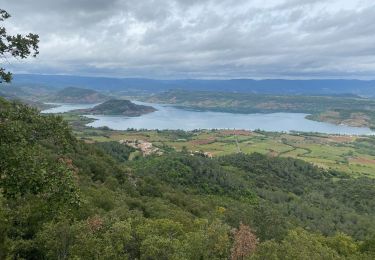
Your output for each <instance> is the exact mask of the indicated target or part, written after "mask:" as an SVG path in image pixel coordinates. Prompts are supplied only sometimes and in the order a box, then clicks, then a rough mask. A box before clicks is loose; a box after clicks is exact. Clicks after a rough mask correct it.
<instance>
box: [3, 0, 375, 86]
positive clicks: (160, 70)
mask: <svg viewBox="0 0 375 260" xmlns="http://www.w3.org/2000/svg"><path fill="white" fill-rule="evenodd" d="M0 3H1V4H0V8H3V9H5V10H7V11H8V12H9V13H10V14H11V15H12V18H10V19H8V21H7V22H5V23H4V26H6V27H7V28H8V31H9V32H12V33H18V32H20V33H28V32H34V33H37V34H39V36H40V40H41V43H40V55H39V56H38V58H36V59H32V60H30V61H27V62H24V61H22V62H21V61H17V60H10V62H11V64H8V63H6V65H3V66H8V67H9V66H10V67H11V68H12V69H13V70H15V71H16V72H26V73H47V74H74V75H100V76H103V75H104V76H116V77H148V78H371V79H374V78H375V2H374V1H373V0H329V1H327V0H285V1H284V0H259V1H258V0H247V1H245V0H211V1H210V0H1V2H0Z"/></svg>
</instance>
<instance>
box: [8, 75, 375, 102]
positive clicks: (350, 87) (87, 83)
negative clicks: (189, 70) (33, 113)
mask: <svg viewBox="0 0 375 260" xmlns="http://www.w3.org/2000/svg"><path fill="white" fill-rule="evenodd" d="M13 84H14V85H23V84H32V85H39V86H40V85H45V86H49V87H54V88H64V87H67V86H74V87H80V88H88V89H93V90H97V91H115V92H121V91H124V92H142V91H145V92H148V93H150V92H151V93H156V92H162V91H166V90H171V89H182V90H191V91H196V90H200V91H221V92H240V93H261V94H279V95H280V94H288V95H360V96H366V97H375V80H368V81H366V80H345V79H327V80H326V79H316V80H285V79H266V80H253V79H229V80H201V79H182V80H156V79H147V78H106V77H82V76H63V75H37V74H18V75H15V76H14V81H13Z"/></svg>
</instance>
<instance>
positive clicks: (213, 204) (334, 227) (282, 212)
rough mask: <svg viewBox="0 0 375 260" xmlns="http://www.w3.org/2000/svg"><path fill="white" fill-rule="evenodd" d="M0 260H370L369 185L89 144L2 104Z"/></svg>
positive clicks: (306, 170) (288, 167)
mask: <svg viewBox="0 0 375 260" xmlns="http://www.w3.org/2000/svg"><path fill="white" fill-rule="evenodd" d="M0 140H1V142H0V259H127V258H128V259H228V258H232V259H244V258H250V259H348V258H349V259H373V257H374V256H375V239H374V234H375V212H374V211H375V204H374V201H373V198H374V195H375V181H374V180H373V179H368V178H358V179H353V178H350V177H348V176H346V175H344V174H341V173H339V172H334V171H326V170H323V169H320V168H317V167H314V166H312V165H311V164H308V163H306V162H303V161H300V160H294V159H287V158H284V159H283V158H270V157H267V156H264V155H260V154H252V155H244V154H235V155H230V156H224V157H220V158H217V159H208V158H204V157H200V156H191V155H190V154H189V153H184V152H182V153H176V152H173V151H170V152H169V153H166V154H164V155H163V156H150V157H144V158H139V159H137V160H133V161H128V158H129V154H130V153H131V152H133V150H132V148H128V147H126V146H123V145H120V144H118V143H103V144H86V143H83V142H79V141H77V140H76V138H75V137H74V136H73V135H72V132H71V130H70V129H69V127H68V125H67V123H66V122H64V121H63V120H62V118H61V117H58V116H42V115H40V114H39V113H38V112H37V111H36V110H34V109H31V108H29V107H26V106H24V105H20V104H17V103H9V102H7V101H4V100H2V99H1V100H0Z"/></svg>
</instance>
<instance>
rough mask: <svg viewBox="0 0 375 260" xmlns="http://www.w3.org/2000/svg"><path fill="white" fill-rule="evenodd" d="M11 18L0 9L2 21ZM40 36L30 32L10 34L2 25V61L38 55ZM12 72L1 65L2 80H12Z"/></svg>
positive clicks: (0, 44)
mask: <svg viewBox="0 0 375 260" xmlns="http://www.w3.org/2000/svg"><path fill="white" fill-rule="evenodd" d="M8 18H10V14H9V13H8V12H7V11H5V10H3V9H0V22H4V21H5V20H6V19H8ZM38 43H39V36H38V35H37V34H33V33H29V34H27V35H25V36H24V35H21V34H17V35H10V34H8V32H7V30H6V28H5V27H3V26H0V56H1V59H2V61H7V60H8V57H13V58H19V59H26V58H27V57H29V56H32V57H36V56H37V55H38V54H39V51H38V49H39V46H38ZM11 80H12V73H11V72H9V71H7V70H6V69H5V68H3V67H0V81H5V82H10V81H11Z"/></svg>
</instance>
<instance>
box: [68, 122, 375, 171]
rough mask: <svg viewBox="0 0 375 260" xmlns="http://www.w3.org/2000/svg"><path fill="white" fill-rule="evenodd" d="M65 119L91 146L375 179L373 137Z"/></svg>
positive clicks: (79, 136) (374, 139)
mask: <svg viewBox="0 0 375 260" xmlns="http://www.w3.org/2000/svg"><path fill="white" fill-rule="evenodd" d="M64 117H66V119H68V120H69V121H70V122H71V123H72V124H73V126H74V127H73V128H74V129H75V134H76V136H77V137H78V138H80V139H82V140H85V141H86V142H88V143H93V142H109V141H120V140H143V141H147V142H151V143H152V144H153V145H154V146H155V147H158V148H160V149H161V150H163V149H174V150H177V151H181V150H183V149H186V150H188V151H191V152H195V151H200V152H206V153H210V154H212V156H221V155H228V154H232V153H237V152H242V153H246V154H250V153H254V152H258V153H262V154H266V155H269V156H273V157H292V158H297V159H302V160H304V161H307V162H311V163H313V164H314V165H317V166H319V167H322V168H326V169H335V170H339V171H342V172H345V173H348V174H350V175H352V176H368V177H373V178H375V153H371V152H369V151H370V150H371V147H372V145H373V142H375V138H374V137H355V136H339V135H324V134H315V135H314V134H304V133H295V134H292V133H291V134H285V133H270V132H262V131H255V132H251V131H228V130H212V131H209V130H201V131H193V132H185V131H172V130H171V131H154V130H150V131H135V130H134V131H114V130H109V129H106V128H101V129H95V128H87V127H84V126H82V124H83V123H85V122H87V120H85V118H82V117H78V116H72V115H64ZM79 126H80V127H79Z"/></svg>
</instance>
